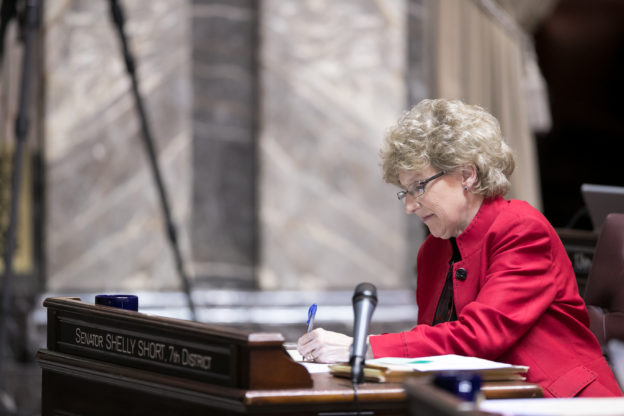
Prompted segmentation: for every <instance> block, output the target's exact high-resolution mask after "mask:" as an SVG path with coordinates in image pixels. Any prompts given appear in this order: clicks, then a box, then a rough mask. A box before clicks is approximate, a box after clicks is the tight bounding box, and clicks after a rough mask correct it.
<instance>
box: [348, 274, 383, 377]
mask: <svg viewBox="0 0 624 416" xmlns="http://www.w3.org/2000/svg"><path fill="white" fill-rule="evenodd" d="M375 306H377V288H375V286H374V285H372V284H371V283H360V284H359V285H357V286H356V287H355V292H353V315H354V322H353V344H352V345H351V356H350V357H349V364H350V365H351V381H352V383H353V384H359V383H361V382H362V381H364V359H365V358H366V348H367V345H366V337H367V335H368V326H369V324H370V320H371V317H372V316H373V311H374V310H375Z"/></svg>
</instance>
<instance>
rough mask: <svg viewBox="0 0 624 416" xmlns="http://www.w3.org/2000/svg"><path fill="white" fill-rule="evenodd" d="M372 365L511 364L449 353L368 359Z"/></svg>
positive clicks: (432, 367)
mask: <svg viewBox="0 0 624 416" xmlns="http://www.w3.org/2000/svg"><path fill="white" fill-rule="evenodd" d="M366 364H370V365H375V364H379V365H388V366H405V367H409V368H411V369H412V370H414V371H423V372H428V371H452V370H468V371H470V370H490V369H496V368H508V367H511V364H507V363H499V362H496V361H490V360H485V359H483V358H475V357H464V356H461V355H455V354H448V355H436V356H431V357H418V358H403V357H383V358H375V359H372V360H366Z"/></svg>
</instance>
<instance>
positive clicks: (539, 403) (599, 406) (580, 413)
mask: <svg viewBox="0 0 624 416" xmlns="http://www.w3.org/2000/svg"><path fill="white" fill-rule="evenodd" d="M479 410H482V411H483V410H484V411H487V412H491V413H495V414H500V415H505V416H512V415H513V416H535V415H541V416H554V415H565V416H616V415H617V416H622V415H624V397H600V398H576V399H503V400H484V401H483V402H481V406H480V407H479Z"/></svg>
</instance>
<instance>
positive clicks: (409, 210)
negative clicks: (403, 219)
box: [405, 194, 420, 214]
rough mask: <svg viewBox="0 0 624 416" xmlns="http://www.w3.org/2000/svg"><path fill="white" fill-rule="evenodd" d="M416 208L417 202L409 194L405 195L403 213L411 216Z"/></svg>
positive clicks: (418, 206)
mask: <svg viewBox="0 0 624 416" xmlns="http://www.w3.org/2000/svg"><path fill="white" fill-rule="evenodd" d="M418 208H420V203H419V202H418V200H417V199H416V198H414V197H413V196H411V195H410V194H407V195H406V196H405V213H406V214H413V213H414V212H415V211H416V210H417V209H418Z"/></svg>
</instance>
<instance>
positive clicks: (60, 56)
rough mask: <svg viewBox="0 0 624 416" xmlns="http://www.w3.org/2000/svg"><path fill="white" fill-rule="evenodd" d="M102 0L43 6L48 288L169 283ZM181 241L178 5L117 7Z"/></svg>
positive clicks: (182, 38)
mask: <svg viewBox="0 0 624 416" xmlns="http://www.w3.org/2000/svg"><path fill="white" fill-rule="evenodd" d="M108 4H109V3H108V2H99V1H98V2H93V1H86V0H82V1H79V0H74V1H65V2H61V1H56V2H55V1H51V2H48V3H47V5H48V6H47V7H46V10H45V24H44V26H45V30H46V37H45V51H46V52H45V53H46V56H45V58H46V59H45V68H44V71H45V76H46V80H47V83H46V93H45V94H44V97H45V102H44V105H45V114H46V117H45V121H44V123H45V133H46V134H45V147H46V152H45V155H46V160H45V164H46V191H47V195H48V199H47V206H46V212H47V227H46V233H45V234H46V236H47V240H46V250H45V253H46V265H47V286H48V288H49V289H50V290H67V291H71V290H105V291H119V290H127V291H128V290H136V289H139V288H144V287H149V288H152V289H158V288H160V289H166V288H177V287H178V286H179V284H178V280H177V275H176V273H175V271H174V268H173V265H172V256H171V254H170V251H169V246H168V242H167V239H166V238H165V234H164V231H163V226H162V224H163V220H162V215H161V207H160V205H159V200H158V196H157V192H156V186H155V184H154V181H153V177H152V174H151V171H150V169H149V165H148V158H147V152H146V150H145V148H144V147H143V143H142V136H141V135H142V131H141V129H140V122H139V118H138V115H137V113H136V112H135V104H134V98H133V96H132V94H131V91H130V80H129V77H128V76H127V74H126V71H125V67H124V64H123V59H122V55H121V48H120V44H119V40H118V35H117V33H116V31H115V29H114V27H113V25H112V22H111V19H110V18H109V10H108ZM123 5H124V6H126V9H125V10H126V18H127V23H126V32H127V34H128V38H129V45H130V48H131V50H132V51H133V53H134V56H135V59H136V63H137V74H138V77H139V85H140V87H141V93H142V96H143V98H144V102H145V106H146V109H147V113H148V117H149V121H150V123H151V124H150V126H151V131H152V135H153V139H154V142H155V146H156V148H157V152H158V161H159V164H160V167H161V170H162V175H163V178H164V182H165V185H166V186H167V189H168V191H169V198H170V201H171V202H172V210H173V214H174V219H175V221H176V222H177V223H178V225H179V229H180V231H181V235H180V241H181V242H182V245H183V248H184V247H185V246H186V248H187V251H188V243H187V242H188V236H187V233H186V232H185V230H187V229H188V228H187V227H186V222H187V220H188V216H189V212H190V184H191V175H190V173H191V169H190V162H191V158H190V151H191V141H190V120H189V114H190V94H189V90H190V88H189V87H190V68H189V62H190V49H189V45H188V38H189V34H188V25H187V20H188V19H187V11H188V10H187V7H186V3H185V2H171V1H166V0H156V1H153V0H141V1H133V2H124V3H123Z"/></svg>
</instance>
